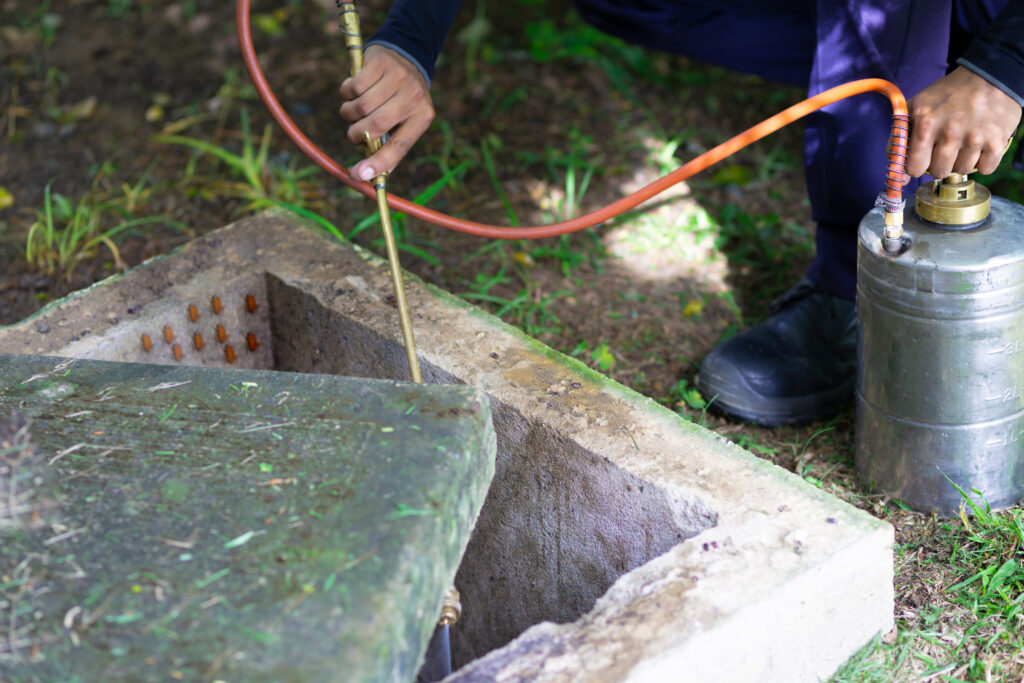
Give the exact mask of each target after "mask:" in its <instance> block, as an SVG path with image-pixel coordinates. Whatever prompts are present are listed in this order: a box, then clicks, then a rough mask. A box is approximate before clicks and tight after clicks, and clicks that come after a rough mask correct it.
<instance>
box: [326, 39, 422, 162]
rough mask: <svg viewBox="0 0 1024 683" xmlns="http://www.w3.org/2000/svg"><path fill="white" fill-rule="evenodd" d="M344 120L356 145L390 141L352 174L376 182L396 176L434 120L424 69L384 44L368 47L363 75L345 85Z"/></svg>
mask: <svg viewBox="0 0 1024 683" xmlns="http://www.w3.org/2000/svg"><path fill="white" fill-rule="evenodd" d="M341 97H342V99H344V100H345V103H344V104H343V105H341V117H342V118H343V119H345V120H346V121H348V122H349V123H351V124H352V125H351V126H349V128H348V139H349V140H351V141H352V142H353V143H355V144H357V145H360V146H361V145H363V144H364V143H365V142H366V137H365V134H366V132H367V131H369V133H370V136H371V137H373V138H374V139H376V138H379V137H381V136H382V135H384V134H385V133H388V134H390V136H391V137H390V138H389V139H388V141H387V142H386V143H385V144H384V146H383V147H381V148H380V150H379V151H378V152H377V153H376V154H374V155H373V156H371V157H370V158H368V159H363V160H362V161H360V162H358V163H357V164H355V165H353V166H352V168H351V169H349V172H350V173H351V174H352V175H353V176H354V177H355V178H358V179H360V180H367V181H368V180H371V179H372V178H374V177H375V176H377V175H380V174H381V173H384V172H388V171H391V170H393V169H394V168H395V166H397V165H398V162H399V161H401V160H402V158H403V157H405V155H406V154H407V153H408V152H409V149H410V148H412V146H413V143H415V142H416V141H417V140H419V139H420V136H421V135H423V133H424V132H426V130H427V128H429V127H430V122H431V121H433V120H434V103H433V101H432V100H431V99H430V90H429V89H428V88H427V84H426V82H425V81H424V80H423V75H422V74H420V72H419V69H417V68H416V66H415V65H413V64H412V63H410V62H409V60H407V59H405V58H404V57H402V56H401V55H399V54H397V53H396V52H394V51H393V50H389V49H387V48H385V47H381V46H379V45H370V46H369V47H368V48H366V57H365V60H364V63H363V68H362V70H361V71H360V72H359V73H358V74H357V75H356V76H355V77H353V78H347V79H345V81H344V82H342V84H341Z"/></svg>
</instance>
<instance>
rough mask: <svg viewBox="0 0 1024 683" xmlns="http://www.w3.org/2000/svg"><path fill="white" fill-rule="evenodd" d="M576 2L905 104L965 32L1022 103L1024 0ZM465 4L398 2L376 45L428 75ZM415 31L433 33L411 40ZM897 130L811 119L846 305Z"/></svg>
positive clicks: (673, 39) (862, 100)
mask: <svg viewBox="0 0 1024 683" xmlns="http://www.w3.org/2000/svg"><path fill="white" fill-rule="evenodd" d="M574 3H575V4H576V7H577V9H578V10H579V12H580V14H581V15H582V16H583V18H584V19H586V20H587V21H589V22H590V23H592V24H594V25H595V26H597V27H598V28H600V29H602V30H603V31H605V32H607V33H610V34H612V35H615V36H618V37H620V38H623V39H625V40H627V41H630V42H634V43H638V44H641V45H644V46H647V47H650V48H654V49H659V50H664V51H667V52H673V53H676V54H681V55H685V56H688V57H692V58H695V59H699V60H702V61H707V62H712V63H715V64H721V65H723V66H726V67H729V68H732V69H735V70H738V71H743V72H746V73H753V74H757V75H758V76H761V77H763V78H766V79H769V80H774V81H779V82H782V83H788V84H791V85H796V86H801V87H804V86H806V87H807V88H808V91H809V94H811V95H814V94H816V93H819V92H821V91H823V90H827V89H828V88H831V87H834V86H837V85H841V84H843V83H847V82H849V81H852V80H856V79H860V78H872V77H875V78H884V79H887V80H890V81H892V82H894V83H896V84H897V85H898V86H899V87H900V89H901V90H902V91H903V93H904V95H906V97H907V98H908V99H909V98H910V97H912V96H913V95H915V94H917V93H918V92H919V91H921V90H922V89H924V88H925V87H926V86H928V85H930V84H931V83H933V82H934V81H936V80H938V79H939V78H941V77H942V76H943V75H944V74H945V73H946V70H947V57H948V55H947V51H948V48H949V42H950V29H951V26H954V25H957V26H960V27H961V28H963V29H964V30H966V31H967V33H969V34H970V35H972V36H974V37H975V39H974V40H973V41H972V42H971V44H970V46H969V47H968V49H967V51H966V52H965V54H964V55H963V56H962V57H961V59H960V60H959V62H960V63H962V64H964V65H965V66H967V67H968V68H970V69H971V70H973V71H975V72H976V73H978V74H979V75H981V76H982V77H984V78H986V79H987V80H989V81H990V82H992V83H993V84H995V85H996V86H998V87H1000V88H1002V89H1003V90H1004V92H1007V94H1009V95H1010V96H1011V97H1013V98H1014V99H1016V100H1017V101H1018V103H1022V104H1024V0H771V1H768V0H718V1H715V0H574ZM458 4H459V0H397V1H396V3H395V7H394V9H392V11H391V13H390V14H389V15H388V20H387V21H386V22H385V25H384V26H383V27H382V28H381V30H380V31H378V32H377V33H376V34H375V35H374V37H373V38H372V39H371V40H370V41H369V42H371V43H372V42H380V43H382V44H385V45H389V46H392V47H397V48H399V49H400V50H403V51H404V53H405V54H406V55H407V56H409V55H411V56H412V57H413V58H414V61H416V62H418V64H419V65H420V66H421V68H422V69H423V71H424V74H425V75H426V76H428V77H429V76H430V75H431V74H432V70H433V63H434V60H435V59H436V56H437V53H438V51H439V50H440V45H441V43H442V42H443V34H442V33H440V32H439V31H440V30H441V28H442V27H443V28H444V30H445V31H446V30H447V27H449V26H450V24H451V21H452V18H453V17H454V9H453V8H455V7H457V6H458ZM1001 10H1002V11H1001ZM1000 11H1001V13H1000ZM997 13H999V15H998V17H997V16H996V15H997ZM994 17H995V18H994ZM446 22H447V23H446ZM417 31H422V32H426V33H428V34H430V36H428V37H423V36H420V37H419V38H418V39H417V40H410V38H409V37H410V36H414V35H416V33H417ZM890 122H891V109H890V106H889V102H888V100H887V99H886V98H884V97H882V96H880V95H876V94H865V95H860V96H857V97H853V98H849V99H846V100H843V101H842V102H837V103H835V104H833V105H830V106H829V107H826V108H825V109H823V110H822V111H820V112H816V113H815V114H812V115H810V116H808V117H807V119H806V128H805V165H806V171H807V187H808V194H809V196H810V201H811V212H812V216H813V218H814V220H815V221H816V222H817V223H818V230H817V238H816V242H817V245H816V246H817V254H816V257H815V260H814V262H813V263H812V264H811V267H810V269H809V271H808V277H810V279H811V280H812V281H813V282H814V283H815V284H817V285H818V286H820V287H822V288H823V289H825V290H827V291H830V292H832V293H834V294H838V295H839V296H842V297H846V298H848V299H852V298H853V296H854V291H855V289H856V268H857V264H856V258H857V249H856V228H857V225H858V223H859V222H860V220H861V218H862V217H863V216H864V214H865V213H866V212H867V211H868V210H869V209H870V208H871V207H872V205H873V204H874V200H875V197H876V196H877V194H878V192H879V191H880V190H882V188H883V186H884V174H885V168H886V158H885V156H886V142H887V140H888V136H889V126H890ZM915 187H916V183H912V184H911V185H909V186H908V187H907V188H906V193H912V192H913V190H914V189H915Z"/></svg>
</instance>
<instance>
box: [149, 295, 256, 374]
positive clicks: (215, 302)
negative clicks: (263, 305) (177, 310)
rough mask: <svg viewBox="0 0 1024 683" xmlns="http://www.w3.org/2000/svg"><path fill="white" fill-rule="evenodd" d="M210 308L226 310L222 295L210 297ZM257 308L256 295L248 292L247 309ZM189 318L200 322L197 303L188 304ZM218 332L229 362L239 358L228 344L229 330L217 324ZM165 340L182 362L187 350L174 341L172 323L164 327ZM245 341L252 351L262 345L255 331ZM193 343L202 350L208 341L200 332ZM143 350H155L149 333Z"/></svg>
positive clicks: (194, 337)
mask: <svg viewBox="0 0 1024 683" xmlns="http://www.w3.org/2000/svg"><path fill="white" fill-rule="evenodd" d="M210 308H211V310H213V312H214V314H216V315H220V314H221V312H222V311H223V310H224V304H223V303H222V302H221V300H220V297H217V296H214V297H211V298H210ZM257 308H258V306H257V304H256V297H254V296H253V295H252V294H247V295H246V296H245V310H246V311H248V312H249V313H255V312H256V309H257ZM188 319H189V320H190V321H192V322H194V323H196V322H199V308H198V307H197V306H196V305H195V304H189V305H188ZM216 334H217V341H218V342H220V343H221V344H225V346H224V358H225V359H226V360H227V362H229V363H234V362H235V359H236V358H237V355H236V354H235V349H234V347H233V346H231V345H230V344H227V340H228V333H227V330H226V329H224V326H223V325H217V328H216ZM164 341H166V342H167V343H168V344H171V353H173V354H174V360H176V361H178V362H179V363H180V362H181V359H182V358H184V357H185V352H184V351H183V350H182V348H181V344H175V343H174V330H173V329H172V328H171V326H170V325H167V326H165V327H164ZM245 343H246V346H248V347H249V350H250V351H255V350H256V349H258V348H259V347H260V342H259V340H258V339H257V338H256V334H255V333H254V332H250V333H249V334H247V335H246V336H245ZM192 344H193V346H195V348H196V351H202V350H203V347H204V346H205V345H206V343H205V342H204V341H203V335H202V334H200V333H199V332H196V333H195V334H193V335H192ZM142 350H143V351H145V352H146V353H149V352H150V351H152V350H153V339H152V337H150V336H149V335H148V334H143V335H142Z"/></svg>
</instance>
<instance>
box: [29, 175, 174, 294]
mask: <svg viewBox="0 0 1024 683" xmlns="http://www.w3.org/2000/svg"><path fill="white" fill-rule="evenodd" d="M125 188H126V189H125V197H124V198H123V199H118V198H109V197H106V196H105V195H104V193H103V192H102V191H100V190H99V189H98V188H96V187H95V186H94V187H93V189H92V190H90V191H89V192H87V193H85V194H84V195H82V196H81V197H80V198H79V199H78V200H77V201H75V202H72V201H71V200H70V199H69V198H67V197H65V196H64V195H62V194H58V193H54V192H51V190H50V186H49V185H47V186H46V189H45V191H44V195H43V208H42V209H41V210H40V211H38V212H37V217H36V220H35V221H34V222H33V223H32V225H31V226H30V227H29V230H28V235H27V236H26V238H25V259H26V260H27V261H28V264H29V266H30V267H32V268H33V269H35V270H37V271H38V272H41V273H43V274H45V275H48V276H51V277H59V278H63V279H64V280H65V281H68V282H70V280H71V277H72V275H73V274H74V270H75V266H77V265H78V264H79V263H81V262H82V261H83V260H85V259H87V258H90V257H91V256H93V255H95V253H96V251H97V249H98V248H99V247H100V246H101V245H102V246H104V247H106V248H107V249H108V250H109V251H110V255H111V257H112V258H113V261H114V265H115V267H116V268H117V269H118V270H124V268H125V264H124V262H123V261H122V259H121V254H120V252H119V250H118V248H117V243H116V241H115V238H117V237H119V236H120V235H121V234H122V233H124V232H126V231H129V230H132V229H135V228H139V227H141V226H143V225H151V224H155V223H163V224H171V225H173V224H174V223H173V222H172V221H168V220H167V219H165V218H163V217H143V218H132V217H128V218H126V216H130V215H131V212H130V211H128V210H127V209H126V208H125V205H126V204H128V205H131V206H133V207H135V206H137V201H138V197H139V195H140V194H141V192H142V190H141V189H140V188H139V186H138V185H136V186H127V185H126V186H125ZM111 217H113V218H114V221H116V223H115V224H114V225H113V226H109V223H110V222H111V220H110V219H111Z"/></svg>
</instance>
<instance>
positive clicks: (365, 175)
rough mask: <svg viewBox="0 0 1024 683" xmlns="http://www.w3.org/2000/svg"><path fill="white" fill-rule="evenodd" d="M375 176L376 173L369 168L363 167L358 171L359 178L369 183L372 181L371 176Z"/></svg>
mask: <svg viewBox="0 0 1024 683" xmlns="http://www.w3.org/2000/svg"><path fill="white" fill-rule="evenodd" d="M375 175H377V172H376V171H374V170H373V169H372V168H370V167H369V166H363V167H362V168H361V169H359V177H360V178H362V179H363V180H366V181H370V180H372V179H373V176H375Z"/></svg>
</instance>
